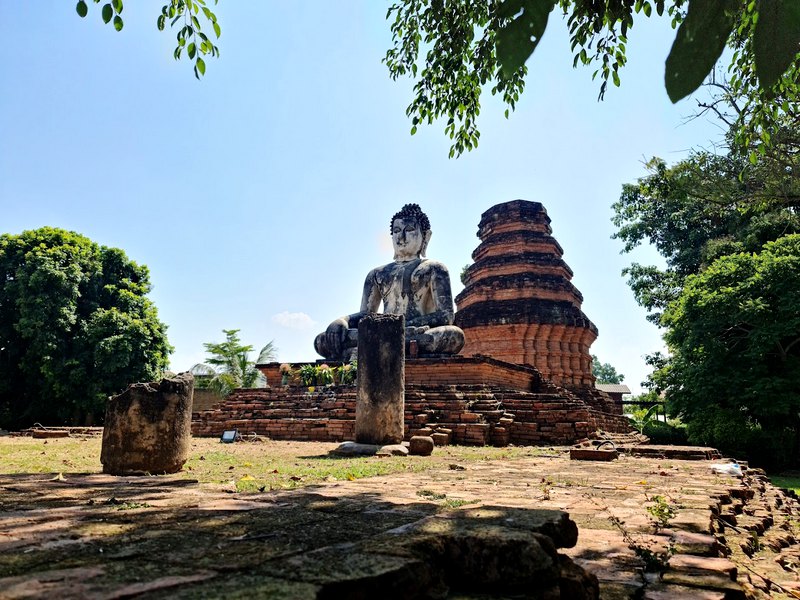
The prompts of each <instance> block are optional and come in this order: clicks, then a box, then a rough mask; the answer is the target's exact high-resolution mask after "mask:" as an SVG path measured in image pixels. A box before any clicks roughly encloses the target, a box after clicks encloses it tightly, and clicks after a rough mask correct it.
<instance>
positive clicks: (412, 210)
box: [389, 204, 431, 233]
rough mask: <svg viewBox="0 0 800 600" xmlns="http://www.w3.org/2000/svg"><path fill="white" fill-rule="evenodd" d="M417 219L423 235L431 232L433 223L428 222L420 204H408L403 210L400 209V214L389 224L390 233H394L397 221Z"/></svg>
mask: <svg viewBox="0 0 800 600" xmlns="http://www.w3.org/2000/svg"><path fill="white" fill-rule="evenodd" d="M409 218H411V219H415V220H416V221H417V223H418V224H419V228H420V229H421V230H422V233H425V232H426V231H430V230H431V222H430V221H429V220H428V215H426V214H425V213H424V212H422V209H421V208H420V207H419V204H406V205H405V206H404V207H403V208H401V209H400V212H399V213H397V214H396V215H395V216H393V217H392V220H391V221H390V222H389V231H390V232H391V231H392V228H393V227H394V222H395V219H409Z"/></svg>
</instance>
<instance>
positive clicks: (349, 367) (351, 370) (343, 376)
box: [336, 361, 358, 385]
mask: <svg viewBox="0 0 800 600" xmlns="http://www.w3.org/2000/svg"><path fill="white" fill-rule="evenodd" d="M336 371H337V375H338V377H339V383H340V384H341V385H353V384H354V383H355V382H356V377H357V376H358V362H357V361H353V362H351V363H348V364H346V365H342V366H341V367H338V368H337V369H336Z"/></svg>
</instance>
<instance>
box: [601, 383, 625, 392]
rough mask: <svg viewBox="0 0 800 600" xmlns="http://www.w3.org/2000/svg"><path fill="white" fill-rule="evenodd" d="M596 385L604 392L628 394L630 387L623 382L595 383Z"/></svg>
mask: <svg viewBox="0 0 800 600" xmlns="http://www.w3.org/2000/svg"><path fill="white" fill-rule="evenodd" d="M594 387H596V388H597V389H598V390H600V391H601V392H605V393H606V394H630V393H631V389H630V388H629V387H628V386H627V385H625V384H624V383H595V384H594Z"/></svg>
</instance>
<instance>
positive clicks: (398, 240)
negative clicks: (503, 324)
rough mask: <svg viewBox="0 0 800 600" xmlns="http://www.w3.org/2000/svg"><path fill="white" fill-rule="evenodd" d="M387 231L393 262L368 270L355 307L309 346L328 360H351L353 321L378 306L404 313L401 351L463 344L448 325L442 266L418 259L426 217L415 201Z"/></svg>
mask: <svg viewBox="0 0 800 600" xmlns="http://www.w3.org/2000/svg"><path fill="white" fill-rule="evenodd" d="M390 231H391V235H392V245H393V246H394V261H393V262H390V263H389V264H387V265H383V266H382V267H376V268H375V269H372V271H370V272H369V274H368V275H367V279H366V281H364V293H363V295H362V296H361V310H359V311H358V312H357V313H353V314H352V315H347V316H344V317H341V318H339V319H336V320H335V321H333V323H331V324H330V325H329V326H328V328H327V329H326V330H325V331H324V332H323V333H320V334H319V335H318V336H317V337H316V339H315V340H314V349H315V350H316V351H317V353H319V354H320V355H321V356H324V357H325V358H326V359H328V360H336V361H342V362H350V361H352V360H355V359H356V357H357V356H358V352H357V349H358V322H359V321H360V320H361V318H362V317H364V316H365V315H368V314H370V313H376V312H379V309H380V308H381V305H382V306H383V310H382V311H380V312H383V313H387V314H392V315H405V324H406V332H405V333H406V353H407V355H408V350H409V347H413V348H415V349H416V351H417V353H418V355H421V356H425V355H441V354H457V353H458V351H459V350H461V348H462V347H463V346H464V332H463V331H462V330H461V329H460V328H459V327H456V326H455V325H453V316H454V314H453V313H454V311H453V295H452V292H451V291H450V275H449V273H448V272H447V267H445V266H444V265H443V264H442V263H440V262H437V261H435V260H429V259H427V258H424V257H425V250H426V249H427V247H428V242H429V241H430V239H431V226H430V221H429V220H428V217H427V215H426V214H425V213H424V212H422V210H421V209H420V207H419V206H418V205H417V204H406V205H405V206H404V207H403V208H402V210H400V212H398V213H397V214H396V215H394V216H393V217H392V221H391V225H390ZM411 354H412V355H413V354H414V353H413V352H412V353H411Z"/></svg>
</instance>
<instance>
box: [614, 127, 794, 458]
mask: <svg viewBox="0 0 800 600" xmlns="http://www.w3.org/2000/svg"><path fill="white" fill-rule="evenodd" d="M735 130H736V127H735V125H734V124H732V127H731V137H732V136H733V134H734V132H735ZM798 131H800V130H799V129H798V121H794V122H791V121H790V120H787V119H782V120H781V124H780V127H779V128H778V129H776V130H775V131H774V132H773V133H774V136H775V137H774V140H773V144H772V145H771V147H770V148H769V149H768V151H766V152H760V151H756V152H753V151H749V150H747V149H741V148H740V147H739V146H738V145H736V144H733V145H732V147H731V148H732V149H731V150H729V151H728V152H727V153H726V154H720V155H716V154H711V153H708V152H697V153H694V154H692V155H691V156H690V157H689V158H687V159H686V160H683V161H680V162H679V163H677V164H676V165H674V166H671V167H670V166H667V164H666V163H665V162H664V161H661V160H659V159H653V160H652V161H650V163H648V165H647V167H648V170H649V174H648V175H647V176H646V177H643V178H642V179H640V180H639V181H638V182H637V183H636V184H632V185H626V186H624V187H623V191H622V195H621V197H620V200H619V201H618V202H617V203H616V204H614V210H615V217H614V223H615V224H616V225H617V227H618V228H619V229H618V231H617V233H616V234H615V237H617V238H619V239H621V240H622V241H623V242H624V244H625V246H624V251H626V252H628V251H631V250H633V248H635V247H636V246H637V245H639V244H641V243H644V242H649V243H650V244H652V245H653V246H654V247H655V248H656V249H657V250H658V251H659V253H660V254H661V255H662V256H663V257H664V259H665V261H666V267H665V268H659V267H656V266H654V265H641V264H637V263H634V264H633V265H632V266H631V267H629V268H628V269H626V270H625V273H627V275H628V276H629V284H630V285H631V288H632V289H633V291H634V294H635V296H636V299H637V301H638V302H639V303H640V304H641V305H642V306H644V307H645V308H647V309H648V310H649V311H651V314H650V315H649V317H648V318H649V319H650V320H651V321H653V322H655V323H656V324H658V325H659V326H661V327H663V328H664V330H665V332H666V334H665V339H666V341H667V344H668V347H669V351H670V353H669V355H663V354H660V353H655V354H653V355H650V356H649V357H648V363H649V364H650V366H651V367H652V368H653V370H654V371H653V374H652V375H651V376H650V382H649V383H650V387H651V388H652V389H653V390H654V391H658V392H664V393H665V396H666V399H667V401H668V407H669V410H670V412H671V413H673V414H677V415H678V416H680V417H681V418H682V420H683V421H684V422H685V423H686V425H687V430H688V433H689V435H690V439H691V441H693V442H696V443H704V444H713V445H717V446H719V447H721V448H723V449H724V450H726V451H728V452H731V453H738V454H739V455H741V454H743V453H744V454H746V455H749V456H750V457H751V458H752V459H755V460H757V461H760V462H762V464H767V463H769V462H770V461H771V462H772V464H775V463H776V462H779V461H781V460H783V461H788V460H792V461H797V457H798V456H800V455H798V454H797V453H795V454H793V455H792V454H791V452H792V451H795V450H797V444H798V443H800V429H798V427H797V424H796V423H795V422H794V421H792V411H795V416H797V409H798V408H800V407H798V406H792V405H791V401H790V400H789V399H788V395H787V394H788V392H787V390H788V387H787V386H791V385H795V384H796V377H798V376H800V373H798V372H797V371H796V365H795V362H796V361H795V359H794V358H793V356H792V353H793V352H796V349H795V346H794V345H792V340H793V339H794V338H796V337H800V329H799V328H798V322H797V319H798V318H800V316H798V315H800V313H798V312H797V311H798V310H800V304H797V302H796V291H794V290H793V289H792V286H793V285H796V284H797V280H796V273H795V272H794V271H792V269H794V268H795V264H796V263H797V261H800V256H797V255H796V254H795V252H796V251H797V250H798V248H800V246H798V242H797V239H798V237H797V234H800V215H799V214H798V211H800V164H799V163H798V161H799V160H800V159H799V158H798V157H800V134H798ZM793 278H794V279H793ZM793 311H794V312H793ZM745 332H746V333H745ZM785 346H788V351H786V352H784V353H783V354H784V355H785V356H784V355H782V354H781V348H783V347H785ZM770 348H771V350H770ZM784 350H785V348H784ZM777 356H783V358H780V359H778V358H776V357H777ZM795 389H797V388H795ZM786 449H788V452H786V453H783V450H786Z"/></svg>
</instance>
